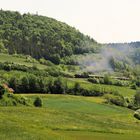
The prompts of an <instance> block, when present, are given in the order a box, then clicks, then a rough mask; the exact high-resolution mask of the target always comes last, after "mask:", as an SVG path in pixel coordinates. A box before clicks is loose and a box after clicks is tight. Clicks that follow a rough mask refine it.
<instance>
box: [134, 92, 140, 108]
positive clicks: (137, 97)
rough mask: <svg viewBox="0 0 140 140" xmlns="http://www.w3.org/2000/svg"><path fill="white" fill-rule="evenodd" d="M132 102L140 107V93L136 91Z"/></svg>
mask: <svg viewBox="0 0 140 140" xmlns="http://www.w3.org/2000/svg"><path fill="white" fill-rule="evenodd" d="M134 101H135V104H136V105H137V106H140V91H137V92H136V94H135V96H134Z"/></svg>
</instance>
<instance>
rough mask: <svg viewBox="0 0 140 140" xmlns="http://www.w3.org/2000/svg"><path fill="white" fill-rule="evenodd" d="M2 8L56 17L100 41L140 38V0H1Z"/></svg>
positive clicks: (138, 39)
mask: <svg viewBox="0 0 140 140" xmlns="http://www.w3.org/2000/svg"><path fill="white" fill-rule="evenodd" d="M0 8H1V9H3V10H12V11H19V12H20V13H28V12H29V13H32V14H35V13H38V14H39V15H44V16H48V17H52V18H55V19H57V20H59V21H62V22H65V23H67V24H69V25H70V26H73V27H75V28H77V29H78V30H80V31H81V32H82V33H84V34H86V35H89V36H91V37H92V38H94V39H95V40H97V41H98V42H100V43H111V42H131V41H140V0H0Z"/></svg>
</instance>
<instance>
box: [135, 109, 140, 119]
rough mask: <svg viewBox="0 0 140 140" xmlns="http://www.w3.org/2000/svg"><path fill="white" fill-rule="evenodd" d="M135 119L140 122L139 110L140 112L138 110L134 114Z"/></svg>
mask: <svg viewBox="0 0 140 140" xmlns="http://www.w3.org/2000/svg"><path fill="white" fill-rule="evenodd" d="M134 117H135V118H136V119H138V120H140V109H138V110H136V111H135V112H134Z"/></svg>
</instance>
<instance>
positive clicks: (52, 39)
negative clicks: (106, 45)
mask: <svg viewBox="0 0 140 140" xmlns="http://www.w3.org/2000/svg"><path fill="white" fill-rule="evenodd" d="M98 46H99V44H98V43H97V42H96V41H95V40H93V39H91V38H90V37H88V36H85V35H84V34H82V33H80V32H79V31H78V30H76V29H75V28H73V27H70V26H69V25H67V24H65V23H62V22H59V21H57V20H55V19H52V18H48V17H44V16H39V15H32V14H23V15H21V14H20V13H18V12H11V11H3V10H0V47H1V48H4V47H5V48H7V49H8V51H9V53H10V54H13V53H20V54H27V55H31V56H32V57H34V58H37V59H39V58H42V57H44V58H45V59H48V60H51V61H52V62H54V63H56V64H59V62H60V60H61V58H63V57H65V56H71V55H73V54H83V53H88V52H95V51H96V49H97V48H98Z"/></svg>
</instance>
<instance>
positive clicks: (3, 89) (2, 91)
mask: <svg viewBox="0 0 140 140" xmlns="http://www.w3.org/2000/svg"><path fill="white" fill-rule="evenodd" d="M4 93H5V88H4V87H3V86H2V85H0V99H1V98H2V96H3V95H4Z"/></svg>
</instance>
